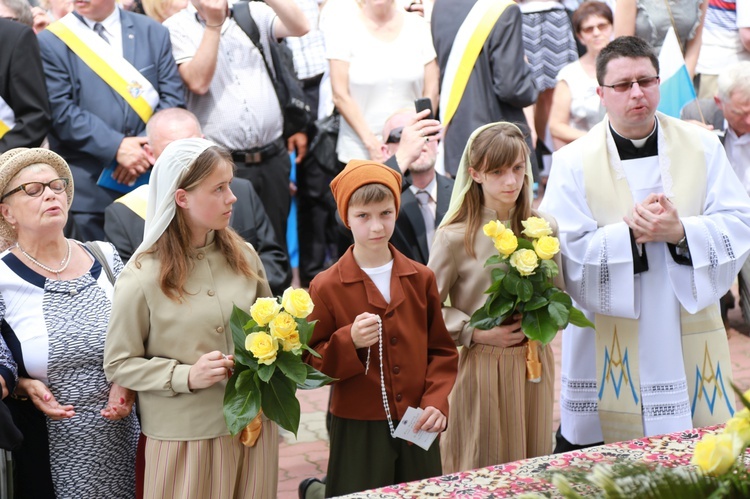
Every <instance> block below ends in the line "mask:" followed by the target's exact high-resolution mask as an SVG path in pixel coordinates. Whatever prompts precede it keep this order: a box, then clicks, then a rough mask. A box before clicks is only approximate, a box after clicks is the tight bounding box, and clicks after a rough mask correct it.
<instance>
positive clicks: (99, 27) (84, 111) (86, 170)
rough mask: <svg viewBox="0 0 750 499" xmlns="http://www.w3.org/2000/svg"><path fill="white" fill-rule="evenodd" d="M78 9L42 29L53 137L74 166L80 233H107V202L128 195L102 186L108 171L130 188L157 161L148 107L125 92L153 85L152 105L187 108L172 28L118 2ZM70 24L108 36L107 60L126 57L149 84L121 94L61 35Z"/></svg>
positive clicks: (87, 236)
mask: <svg viewBox="0 0 750 499" xmlns="http://www.w3.org/2000/svg"><path fill="white" fill-rule="evenodd" d="M75 9H76V10H75V12H73V13H71V14H68V15H67V16H65V17H64V18H63V19H61V20H60V21H58V22H57V23H53V24H51V25H50V26H49V27H48V28H47V29H46V30H44V31H43V32H42V33H40V34H39V45H40V47H41V52H42V61H43V62H44V72H45V76H46V79H47V89H48V91H49V100H50V106H51V109H52V125H53V126H52V130H51V133H50V137H49V141H50V148H51V149H52V150H54V151H55V152H57V153H59V154H60V155H61V156H62V157H63V158H65V159H66V160H67V161H68V163H69V164H70V169H71V171H72V172H73V179H74V181H75V188H76V195H75V198H74V199H73V205H72V207H71V215H72V218H73V220H74V222H75V225H76V229H77V233H78V235H79V237H80V238H81V239H83V240H92V239H103V238H104V208H105V207H106V206H107V205H109V204H110V203H111V202H112V201H114V200H115V199H116V198H117V197H119V196H121V195H122V193H121V192H116V191H115V190H110V189H107V188H104V187H100V186H99V185H97V180H98V179H99V176H100V175H101V173H102V171H103V170H104V169H105V168H108V167H110V166H112V167H115V170H114V173H113V174H112V177H113V178H114V179H115V180H117V181H118V183H119V184H124V186H127V185H131V184H133V183H134V182H135V181H136V179H137V178H138V177H139V176H140V175H142V174H143V173H145V172H146V171H148V169H149V168H150V167H151V164H150V163H149V161H148V158H147V157H146V153H145V151H144V150H143V147H142V146H143V144H145V143H146V137H144V136H143V135H144V131H145V129H146V123H145V122H146V121H148V115H149V114H150V112H149V113H143V112H136V110H135V108H134V107H133V106H132V105H131V104H129V102H130V100H126V99H125V98H124V97H123V96H124V95H125V96H127V94H128V93H129V94H130V95H132V97H133V98H134V99H138V98H139V97H141V96H142V94H141V90H143V89H144V87H146V90H148V88H147V87H148V84H150V86H152V87H153V90H154V91H155V94H156V95H158V99H157V102H158V103H156V104H155V106H154V107H152V108H149V111H152V112H156V111H159V110H160V109H167V108H170V107H175V106H180V107H184V104H185V102H184V97H183V96H184V89H183V86H182V81H181V80H180V76H179V74H178V72H177V66H176V64H175V62H174V58H173V57H172V46H171V43H170V39H169V32H168V31H167V30H166V28H164V27H162V26H161V25H160V24H159V23H157V22H156V21H154V20H152V19H150V18H148V17H146V16H143V15H140V14H133V13H131V12H128V11H124V10H120V9H119V8H118V7H117V6H116V4H115V0H90V1H88V2H85V3H83V2H77V3H76V6H75ZM71 16H75V17H71ZM65 22H68V24H67V25H66V26H72V28H76V29H78V30H79V31H80V33H81V34H84V35H87V36H89V37H90V36H91V34H90V33H92V32H95V33H96V35H98V36H99V37H101V38H103V39H104V41H105V42H106V44H107V45H109V46H111V49H112V51H111V54H112V57H111V59H112V60H106V61H105V63H108V64H111V65H112V68H115V67H116V66H115V64H116V63H118V62H120V61H122V60H123V59H124V61H123V62H125V64H127V63H129V66H132V68H134V69H135V70H136V71H137V72H138V73H139V74H140V75H139V76H140V77H142V81H143V83H145V85H143V84H140V83H138V84H136V85H133V82H132V81H130V80H126V81H128V82H129V83H128V90H127V92H125V93H122V92H121V93H118V91H116V90H115V89H114V88H113V87H112V86H110V84H108V83H106V82H105V80H104V79H103V78H102V77H100V76H99V75H98V74H97V73H96V72H95V70H94V69H93V66H92V65H91V64H88V63H87V62H85V61H84V59H82V56H79V55H78V54H77V53H76V52H74V51H73V50H72V49H71V48H69V46H68V45H67V44H66V43H65V42H64V41H63V38H62V37H60V35H59V34H57V33H58V32H57V31H55V29H54V27H55V25H56V24H57V25H58V26H62V25H63V24H65ZM58 23H61V24H58ZM86 30H88V31H86ZM80 39H81V40H83V39H84V38H80ZM97 41H98V38H97ZM98 43H99V44H100V45H101V41H98ZM92 47H93V45H91V44H89V47H88V48H92ZM118 74H120V73H118ZM133 81H136V83H137V80H133Z"/></svg>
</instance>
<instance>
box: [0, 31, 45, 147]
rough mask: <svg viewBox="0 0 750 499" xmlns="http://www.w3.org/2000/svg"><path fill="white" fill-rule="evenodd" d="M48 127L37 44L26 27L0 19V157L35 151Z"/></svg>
mask: <svg viewBox="0 0 750 499" xmlns="http://www.w3.org/2000/svg"><path fill="white" fill-rule="evenodd" d="M49 125H50V110H49V101H48V100H47V87H46V86H45V84H44V72H43V70H42V59H41V57H40V56H39V42H37V39H36V35H35V34H34V32H33V31H32V30H31V28H29V27H28V26H25V25H23V24H21V23H19V22H15V21H11V20H10V19H0V154H2V153H4V152H5V151H7V150H8V149H13V148H14V147H38V146H39V145H40V144H41V143H42V140H44V137H45V136H46V135H47V132H48V130H49Z"/></svg>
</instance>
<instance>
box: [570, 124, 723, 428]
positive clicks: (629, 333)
mask: <svg viewBox="0 0 750 499" xmlns="http://www.w3.org/2000/svg"><path fill="white" fill-rule="evenodd" d="M658 119H659V128H658V130H657V133H658V134H659V137H658V139H657V140H658V146H659V167H660V169H661V174H662V184H663V187H664V193H665V194H667V196H669V198H670V200H671V201H672V202H673V203H674V204H675V206H676V207H677V210H678V212H679V214H680V216H682V217H685V216H698V215H700V214H701V213H702V212H703V207H704V204H705V199H706V178H707V168H706V164H705V154H704V150H703V147H702V142H701V140H700V137H698V136H696V134H695V133H694V132H692V131H691V130H690V129H689V128H688V126H687V125H685V124H684V123H682V122H680V121H679V120H676V119H673V118H669V117H667V116H665V115H663V114H661V113H658ZM608 128H609V122H608V120H607V119H606V118H605V119H604V121H602V122H601V123H599V124H597V125H596V126H595V127H594V128H593V129H592V130H591V131H590V132H589V133H588V134H587V135H586V136H585V137H584V138H582V139H581V140H585V141H586V146H585V147H584V148H583V150H584V151H586V152H585V153H584V157H583V173H584V183H585V185H586V200H587V202H588V205H589V208H590V209H591V213H592V214H593V217H594V219H596V221H597V223H598V226H599V227H603V226H605V225H609V224H614V223H618V222H620V221H622V217H623V216H624V215H630V214H631V213H632V210H633V207H634V202H633V196H632V193H631V191H630V186H629V185H628V182H627V178H626V177H625V174H624V171H623V170H622V168H621V166H620V159H619V157H618V155H617V150H616V148H615V145H614V140H613V139H612V137H611V135H610V133H609V131H608ZM671 165H675V168H670V166H671ZM613 292H617V291H616V290H614V291H613ZM667 292H669V291H668V290H667ZM680 309H681V310H680V323H681V329H682V331H681V333H682V354H683V359H684V364H685V373H686V377H687V384H688V394H689V397H690V404H691V409H692V416H693V425H694V426H695V427H701V426H707V425H711V424H718V423H722V422H724V421H726V420H727V419H728V418H729V417H731V415H732V414H733V413H734V403H733V401H732V398H733V397H732V393H731V390H730V391H729V392H727V391H725V387H726V388H729V386H730V385H729V381H730V379H731V363H730V359H729V346H728V343H727V340H726V332H725V330H724V325H723V323H722V321H721V314H720V312H719V307H718V303H717V304H715V305H711V306H709V307H706V308H705V309H703V310H701V311H699V312H698V313H696V314H690V313H688V312H687V311H686V310H685V309H684V308H683V307H680ZM595 324H596V369H597V381H598V385H599V386H598V387H597V388H598V390H599V416H600V419H601V425H602V433H603V435H604V441H605V442H606V443H610V442H618V441H623V440H631V439H633V438H640V437H642V436H644V429H643V415H642V407H641V389H640V377H639V365H638V321H637V320H633V319H624V318H621V317H613V316H608V315H601V314H596V319H595ZM718 366H721V370H718V369H717V367H718Z"/></svg>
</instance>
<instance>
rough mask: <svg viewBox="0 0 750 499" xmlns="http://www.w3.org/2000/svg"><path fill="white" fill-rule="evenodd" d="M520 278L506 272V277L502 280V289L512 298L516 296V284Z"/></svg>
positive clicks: (515, 274)
mask: <svg viewBox="0 0 750 499" xmlns="http://www.w3.org/2000/svg"><path fill="white" fill-rule="evenodd" d="M520 281H521V278H520V277H519V276H518V274H517V273H515V272H508V275H506V276H505V279H503V289H504V290H505V291H507V292H508V293H509V294H510V295H512V296H513V297H515V296H517V295H518V291H517V290H518V283H519V282H520Z"/></svg>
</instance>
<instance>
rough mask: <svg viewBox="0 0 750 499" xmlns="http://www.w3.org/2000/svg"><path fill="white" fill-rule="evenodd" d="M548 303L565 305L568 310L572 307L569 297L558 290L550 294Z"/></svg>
mask: <svg viewBox="0 0 750 499" xmlns="http://www.w3.org/2000/svg"><path fill="white" fill-rule="evenodd" d="M555 289H557V288H555ZM549 301H554V302H557V303H562V304H563V305H565V307H566V308H570V307H572V306H573V300H571V299H570V296H569V295H568V294H567V293H563V292H562V291H560V290H558V291H557V292H555V293H552V294H551V295H550V297H549Z"/></svg>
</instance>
